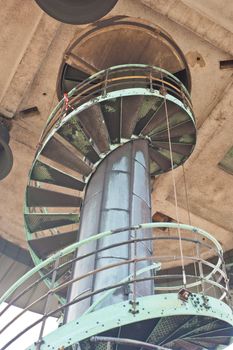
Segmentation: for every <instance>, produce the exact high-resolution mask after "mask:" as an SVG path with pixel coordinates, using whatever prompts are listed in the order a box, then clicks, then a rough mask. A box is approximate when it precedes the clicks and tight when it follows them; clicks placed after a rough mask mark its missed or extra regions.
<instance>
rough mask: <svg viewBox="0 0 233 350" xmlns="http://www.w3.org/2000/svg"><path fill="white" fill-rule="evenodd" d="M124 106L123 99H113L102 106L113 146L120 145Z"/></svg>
mask: <svg viewBox="0 0 233 350" xmlns="http://www.w3.org/2000/svg"><path fill="white" fill-rule="evenodd" d="M122 104H123V102H122V98H115V99H111V100H108V101H105V102H102V103H101V104H100V106H101V110H102V113H103V116H104V120H105V124H106V126H107V129H108V134H109V137H110V140H111V143H112V144H116V143H120V139H121V125H122Z"/></svg>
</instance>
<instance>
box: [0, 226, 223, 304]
mask: <svg viewBox="0 0 233 350" xmlns="http://www.w3.org/2000/svg"><path fill="white" fill-rule="evenodd" d="M178 226H179V228H180V229H182V230H187V231H191V232H194V233H199V234H201V235H202V236H204V237H206V238H208V239H209V240H210V241H212V243H213V244H214V245H215V247H216V249H217V251H218V255H219V257H222V256H223V250H222V247H221V245H220V244H219V242H218V241H217V240H216V239H215V238H214V237H212V236H211V235H210V234H209V233H208V232H206V231H204V230H202V229H199V228H197V227H194V226H190V225H185V224H177V223H163V222H161V223H146V224H140V225H135V226H131V227H126V228H121V229H115V230H109V231H105V232H102V233H99V234H97V235H93V236H91V237H89V238H87V239H85V240H82V241H79V242H76V243H73V244H71V245H70V246H68V247H66V248H64V249H62V250H60V251H59V252H57V253H55V254H53V255H52V256H50V257H49V258H48V259H46V260H44V261H42V262H41V263H39V264H38V265H37V266H35V267H34V268H33V269H32V270H30V271H28V272H27V273H26V274H25V275H24V276H22V277H21V278H20V279H19V280H18V281H17V282H15V283H14V284H13V285H12V286H11V287H10V288H9V289H8V291H6V292H5V293H4V294H3V296H2V297H1V298H0V304H1V303H2V302H4V301H6V300H7V298H9V297H10V296H11V295H12V294H13V293H14V292H15V290H16V289H17V288H18V287H20V286H21V285H22V284H23V283H25V282H26V281H27V280H28V279H29V278H31V277H32V276H33V275H34V274H35V273H37V272H38V271H40V270H41V269H42V268H44V267H46V266H48V265H49V264H51V263H53V262H54V261H55V260H57V259H58V258H61V257H63V256H65V255H67V254H70V253H72V252H74V251H75V250H76V249H77V248H79V247H81V246H83V245H85V244H88V243H89V242H92V241H95V240H99V239H101V238H103V237H107V236H109V235H111V234H116V233H119V232H125V231H129V230H139V229H151V228H177V227H178ZM220 266H221V259H220V258H218V262H217V264H216V265H215V268H216V269H218V268H219V267H220Z"/></svg>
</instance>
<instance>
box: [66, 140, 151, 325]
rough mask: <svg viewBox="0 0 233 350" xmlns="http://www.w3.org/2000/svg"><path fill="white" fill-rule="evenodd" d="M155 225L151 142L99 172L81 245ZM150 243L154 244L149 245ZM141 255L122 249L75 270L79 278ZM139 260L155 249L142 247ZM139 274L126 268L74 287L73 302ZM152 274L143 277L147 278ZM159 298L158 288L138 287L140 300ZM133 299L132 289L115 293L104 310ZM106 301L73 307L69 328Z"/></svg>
mask: <svg viewBox="0 0 233 350" xmlns="http://www.w3.org/2000/svg"><path fill="white" fill-rule="evenodd" d="M150 221H151V195H150V173H149V155H148V142H147V141H146V140H134V141H131V142H128V143H126V144H124V145H122V146H120V147H118V148H117V149H116V150H115V151H113V152H112V153H111V154H109V155H108V156H107V157H106V158H105V160H103V161H102V163H101V164H100V165H99V166H98V168H97V170H96V172H95V173H94V174H93V176H92V178H91V179H90V181H89V184H88V188H87V191H86V195H85V200H84V203H83V207H82V217H81V224H80V231H79V237H78V239H79V240H83V239H85V238H87V237H90V236H92V235H94V234H97V233H99V232H103V231H107V230H110V229H116V228H120V227H128V226H131V225H135V224H140V223H145V222H150ZM134 234H135V232H133V231H131V232H123V233H118V234H114V235H111V236H108V237H106V238H104V239H101V240H99V241H98V242H96V241H95V242H92V243H90V244H88V246H83V247H81V248H80V249H79V250H78V252H77V256H80V255H83V254H86V253H88V252H91V251H95V250H98V249H100V248H103V247H106V246H108V245H111V244H115V243H120V242H122V241H128V240H129V239H130V238H131V237H134ZM151 234H152V233H151V231H150V230H148V231H147V232H146V231H143V232H142V231H137V238H140V237H143V236H144V237H145V236H147V237H151ZM148 242H149V241H148ZM134 255H135V246H134V244H125V245H121V246H119V247H116V248H111V249H107V250H105V251H102V252H97V253H96V254H94V255H92V256H91V257H88V258H85V259H84V260H81V261H80V262H76V263H75V265H74V267H73V278H76V277H78V276H80V275H83V274H85V273H88V272H90V271H92V270H94V269H98V268H101V267H103V266H106V265H109V264H115V263H117V262H122V260H128V259H131V258H133V257H134ZM136 255H137V257H146V256H150V255H152V249H151V243H147V242H139V243H137V245H136ZM150 264H151V262H150V261H143V262H140V263H137V265H136V269H137V270H139V269H141V268H143V267H145V266H148V265H150ZM132 272H133V264H125V265H121V266H118V267H115V268H111V269H108V270H105V271H102V272H98V273H97V274H96V275H94V276H88V277H86V278H85V279H83V280H81V281H78V282H76V283H74V284H73V285H72V287H71V288H70V291H69V300H68V301H72V300H74V299H75V298H77V297H78V296H80V295H85V293H88V292H90V291H96V290H97V289H101V288H103V287H106V286H110V285H114V284H116V283H119V282H121V281H122V280H123V279H125V278H127V276H129V275H130V274H132ZM150 274H151V273H150V272H149V273H148V272H147V273H144V274H143V275H140V276H139V277H142V276H143V277H145V276H148V275H150ZM149 294H153V282H152V281H149V282H143V283H142V282H140V283H137V286H136V296H145V295H149ZM131 297H132V285H129V286H127V288H126V287H124V288H123V287H121V288H118V289H116V290H115V291H113V292H112V293H111V294H110V295H109V296H108V297H107V298H106V299H104V300H103V301H101V302H100V303H99V304H98V306H97V307H98V308H100V307H103V306H107V305H112V304H114V303H117V302H121V301H123V300H127V299H130V298H131ZM99 298H100V294H96V295H95V296H94V297H92V298H88V299H86V300H84V301H82V302H81V303H77V304H75V305H72V306H70V307H69V308H68V309H67V313H66V315H65V322H70V321H72V320H74V319H76V318H77V317H79V316H80V315H81V314H82V313H83V312H84V311H85V310H87V309H88V307H90V305H91V304H92V303H93V302H96V301H97V300H98V299H99Z"/></svg>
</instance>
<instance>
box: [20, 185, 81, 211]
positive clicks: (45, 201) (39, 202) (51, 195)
mask: <svg viewBox="0 0 233 350" xmlns="http://www.w3.org/2000/svg"><path fill="white" fill-rule="evenodd" d="M81 203H82V199H81V198H80V197H78V196H71V195H68V194H64V193H60V192H55V191H50V190H45V189H43V188H39V187H32V186H27V189H26V204H27V206H28V207H54V208H55V207H80V206H81Z"/></svg>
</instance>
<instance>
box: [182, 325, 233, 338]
mask: <svg viewBox="0 0 233 350" xmlns="http://www.w3.org/2000/svg"><path fill="white" fill-rule="evenodd" d="M222 336H224V337H225V336H228V337H232V336H233V327H224V328H218V329H217V330H214V331H210V332H205V333H202V334H201V337H202V338H205V337H207V338H209V337H222ZM195 337H197V335H195V336H193V337H189V338H190V339H191V338H192V339H194V338H195Z"/></svg>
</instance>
